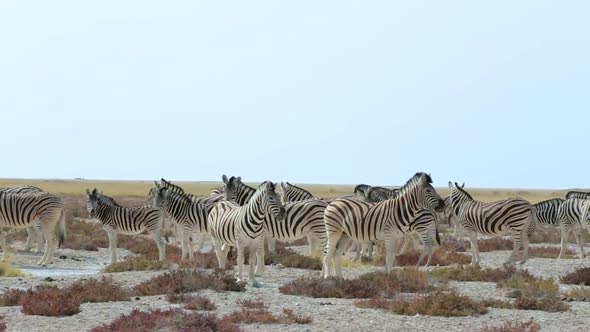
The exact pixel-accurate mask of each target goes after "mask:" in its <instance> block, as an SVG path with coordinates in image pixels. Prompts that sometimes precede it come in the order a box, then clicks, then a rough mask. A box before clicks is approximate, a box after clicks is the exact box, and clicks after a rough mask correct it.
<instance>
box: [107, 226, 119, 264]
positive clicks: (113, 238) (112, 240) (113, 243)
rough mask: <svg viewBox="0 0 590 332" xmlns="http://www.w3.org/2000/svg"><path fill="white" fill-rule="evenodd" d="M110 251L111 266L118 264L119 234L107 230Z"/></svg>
mask: <svg viewBox="0 0 590 332" xmlns="http://www.w3.org/2000/svg"><path fill="white" fill-rule="evenodd" d="M107 236H108V238H109V249H110V250H111V264H114V263H116V262H117V233H116V231H115V230H107Z"/></svg>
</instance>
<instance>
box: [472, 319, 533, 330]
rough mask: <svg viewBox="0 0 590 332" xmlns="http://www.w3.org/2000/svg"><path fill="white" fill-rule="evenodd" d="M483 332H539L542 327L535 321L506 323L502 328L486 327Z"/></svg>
mask: <svg viewBox="0 0 590 332" xmlns="http://www.w3.org/2000/svg"><path fill="white" fill-rule="evenodd" d="M480 331H481V332H538V331H541V325H539V323H537V322H535V321H534V320H532V319H531V320H528V321H526V322H515V321H505V322H504V323H503V324H502V325H500V326H485V327H484V328H483V329H481V330H480Z"/></svg>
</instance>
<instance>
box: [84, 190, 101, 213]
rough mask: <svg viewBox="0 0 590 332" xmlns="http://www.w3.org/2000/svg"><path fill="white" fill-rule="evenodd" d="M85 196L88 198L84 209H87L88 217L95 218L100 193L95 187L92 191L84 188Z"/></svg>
mask: <svg viewBox="0 0 590 332" xmlns="http://www.w3.org/2000/svg"><path fill="white" fill-rule="evenodd" d="M86 196H88V200H87V201H86V209H87V210H88V214H89V216H90V218H95V217H96V211H97V210H98V206H99V205H100V204H102V200H101V198H102V193H101V192H99V191H98V190H96V188H94V189H93V190H92V191H90V190H88V189H86Z"/></svg>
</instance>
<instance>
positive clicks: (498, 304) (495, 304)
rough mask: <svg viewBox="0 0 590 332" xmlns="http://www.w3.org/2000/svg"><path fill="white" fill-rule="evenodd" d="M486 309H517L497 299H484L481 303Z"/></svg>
mask: <svg viewBox="0 0 590 332" xmlns="http://www.w3.org/2000/svg"><path fill="white" fill-rule="evenodd" d="M481 303H483V304H484V305H485V306H486V307H488V308H498V309H515V308H516V306H515V305H514V304H513V303H511V302H508V301H503V300H497V299H483V300H482V301H481Z"/></svg>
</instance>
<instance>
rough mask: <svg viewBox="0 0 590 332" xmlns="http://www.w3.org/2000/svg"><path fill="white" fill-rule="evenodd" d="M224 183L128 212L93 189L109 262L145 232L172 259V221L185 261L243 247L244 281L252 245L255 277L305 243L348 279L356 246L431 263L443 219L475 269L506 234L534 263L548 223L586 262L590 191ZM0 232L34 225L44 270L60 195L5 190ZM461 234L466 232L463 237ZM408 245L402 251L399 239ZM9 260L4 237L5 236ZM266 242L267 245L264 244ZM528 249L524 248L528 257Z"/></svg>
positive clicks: (424, 179)
mask: <svg viewBox="0 0 590 332" xmlns="http://www.w3.org/2000/svg"><path fill="white" fill-rule="evenodd" d="M222 180H223V186H221V187H218V188H215V189H213V190H212V192H211V194H210V195H208V196H195V195H192V194H188V193H186V192H185V191H184V190H183V188H181V187H180V186H177V185H175V184H173V183H171V182H169V181H166V180H164V179H161V181H159V182H158V181H156V182H155V183H154V187H153V188H152V189H151V190H150V191H149V197H148V200H147V202H146V203H145V205H143V206H137V207H123V206H120V205H118V204H117V203H116V202H115V200H114V199H112V198H111V197H109V196H106V195H104V194H102V192H100V191H98V190H97V189H93V190H92V191H91V190H86V195H87V210H88V213H89V216H90V218H92V219H96V220H98V221H100V222H101V223H102V226H103V228H104V230H105V231H106V233H107V236H108V239H109V249H110V252H111V261H112V262H116V260H117V235H118V234H130V235H133V234H140V233H143V232H147V233H148V234H149V236H150V237H151V238H152V239H153V240H154V241H155V242H156V244H157V246H158V250H159V259H160V260H163V259H164V258H165V256H166V253H165V249H166V245H165V241H164V237H163V235H162V234H163V229H164V228H165V227H166V224H167V222H166V221H167V220H170V221H171V223H172V224H173V225H174V226H175V227H176V228H177V232H178V233H177V238H179V239H180V241H181V246H182V259H185V258H187V257H188V259H189V260H191V261H192V260H193V258H194V257H193V256H194V254H193V246H192V239H193V238H195V235H197V237H200V238H201V239H202V238H204V237H205V236H208V237H210V238H211V240H212V243H213V248H214V251H215V254H216V256H217V260H218V264H219V267H220V268H224V267H225V265H226V260H227V255H228V252H229V249H230V247H235V248H236V249H237V274H238V278H239V279H240V280H241V279H242V272H243V265H244V261H245V257H244V255H245V252H246V249H248V250H247V251H248V253H249V257H248V264H249V271H248V280H249V281H250V282H251V283H255V276H256V275H260V274H261V273H263V272H264V255H265V252H266V251H268V252H273V251H274V250H275V241H276V240H286V241H292V240H297V239H300V238H307V240H308V243H309V251H308V253H309V254H311V253H312V252H313V251H314V250H316V249H319V250H320V255H321V256H322V259H323V265H322V276H323V277H325V278H328V277H332V276H333V277H342V256H343V254H344V252H345V251H346V250H347V249H348V248H350V247H351V245H352V246H353V247H354V248H356V250H357V257H358V255H360V254H361V252H364V253H365V254H369V255H370V254H371V253H372V251H373V249H372V247H373V245H375V244H377V243H383V244H384V248H385V270H386V271H389V270H391V268H392V267H393V266H395V265H396V256H397V255H399V254H400V253H401V252H403V251H404V250H405V248H406V246H407V245H408V243H409V242H410V241H411V240H412V239H417V240H418V241H419V242H420V244H421V245H422V252H421V255H420V258H419V260H418V264H417V265H420V264H421V263H422V262H423V261H424V259H426V265H429V264H430V261H431V258H432V253H433V248H434V246H436V245H437V244H440V237H439V232H438V224H439V223H447V224H449V225H452V226H454V227H455V233H454V235H455V236H460V235H462V236H466V237H467V238H468V239H469V241H470V242H471V248H472V260H471V264H472V265H475V264H478V263H479V251H478V245H477V238H478V236H479V235H484V236H505V235H509V236H510V237H511V238H512V241H513V244H514V246H513V251H512V253H511V254H510V256H509V257H508V260H507V261H506V263H507V264H510V263H513V262H514V261H515V260H516V259H517V256H519V254H522V255H521V258H520V262H521V263H524V262H525V261H526V260H527V258H528V245H529V237H530V235H531V234H532V233H533V232H535V231H537V230H538V229H539V228H541V227H545V226H548V225H552V226H559V227H560V228H561V235H562V237H561V252H560V255H559V258H561V257H562V256H563V253H564V250H565V248H566V241H567V238H568V236H569V233H570V232H572V231H573V232H574V236H575V238H576V242H577V243H578V245H579V246H580V250H581V255H582V257H583V256H584V251H583V238H582V237H581V236H580V230H581V229H582V228H583V227H584V226H586V227H590V223H589V222H588V217H589V215H588V209H589V208H590V193H586V192H574V191H572V192H569V193H568V194H567V195H566V198H565V199H561V198H554V199H549V200H546V201H543V202H540V203H537V204H530V203H529V202H528V201H526V200H524V199H521V198H511V199H505V200H500V201H496V202H480V201H477V200H475V199H474V198H473V197H472V196H471V195H470V194H469V193H468V192H467V191H466V190H465V188H464V184H463V185H458V184H457V183H450V182H449V188H450V195H449V196H448V197H446V198H444V199H443V198H441V197H440V195H439V194H438V193H437V192H436V190H435V189H434V188H433V187H432V178H431V176H430V175H429V174H426V173H423V172H418V173H416V174H415V175H414V176H412V177H411V178H410V179H409V180H408V181H407V182H406V184H404V185H403V186H402V187H400V188H398V189H387V188H383V187H373V186H369V185H365V184H361V185H358V186H356V187H355V189H354V192H353V193H351V194H350V195H346V196H341V197H336V198H322V197H315V196H313V195H312V194H311V193H310V192H309V191H307V190H305V189H303V188H300V187H298V186H295V185H293V184H291V183H289V182H281V183H280V184H275V183H273V182H269V181H266V182H263V183H262V184H260V185H259V186H258V188H253V187H250V186H248V185H246V184H245V183H243V182H242V181H241V178H240V177H235V176H232V177H229V178H228V177H227V176H225V175H223V176H222ZM0 226H3V227H11V228H27V233H28V238H27V245H26V246H25V250H28V249H30V248H31V244H32V241H33V238H34V237H35V235H37V242H38V246H37V247H38V250H43V244H42V239H41V236H40V235H42V236H43V237H44V239H45V248H46V250H45V252H44V255H43V258H42V259H41V260H40V261H39V264H41V265H47V264H50V263H52V262H53V255H54V250H55V248H56V246H57V245H59V244H61V242H63V239H64V237H65V231H66V230H65V228H66V225H65V214H64V208H63V203H62V201H61V198H59V197H58V196H55V195H52V194H49V193H46V192H43V191H42V190H41V189H39V188H36V187H32V186H22V187H16V188H2V189H0ZM460 233H461V234H460ZM400 240H403V242H404V245H403V248H402V249H401V250H400V251H398V252H396V249H397V247H398V246H397V245H398V241H400ZM0 242H1V244H2V249H3V251H4V254H5V255H6V254H7V252H8V246H7V245H6V234H5V232H2V234H1V236H0ZM265 243H267V247H266V246H265ZM521 251H522V252H521Z"/></svg>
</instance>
